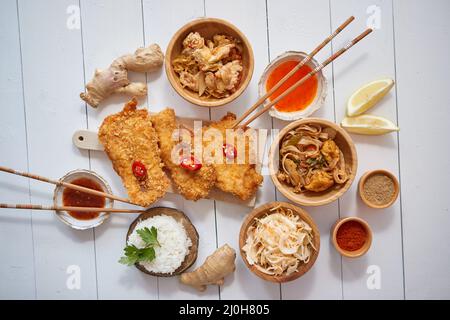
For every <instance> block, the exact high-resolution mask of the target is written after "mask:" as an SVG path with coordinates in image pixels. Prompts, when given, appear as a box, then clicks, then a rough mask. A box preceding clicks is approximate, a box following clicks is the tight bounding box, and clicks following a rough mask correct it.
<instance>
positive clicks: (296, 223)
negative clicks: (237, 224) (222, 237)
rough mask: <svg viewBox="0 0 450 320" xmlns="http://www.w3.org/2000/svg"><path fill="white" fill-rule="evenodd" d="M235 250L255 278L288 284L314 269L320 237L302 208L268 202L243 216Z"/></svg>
mask: <svg viewBox="0 0 450 320" xmlns="http://www.w3.org/2000/svg"><path fill="white" fill-rule="evenodd" d="M239 247H240V251H241V256H242V259H243V260H244V262H245V264H246V265H247V267H248V268H249V269H250V271H252V272H253V273H254V274H256V275H257V276H258V277H260V278H262V279H264V280H267V281H272V282H278V283H282V282H288V281H292V280H295V279H297V278H299V277H301V276H302V275H303V274H305V273H306V272H307V271H308V270H309V269H311V267H312V266H313V265H314V262H315V261H316V259H317V256H318V255H319V249H320V233H319V229H318V228H317V226H316V224H315V223H314V221H313V219H312V218H311V217H310V216H309V214H308V213H307V212H306V211H305V210H303V209H302V208H299V207H297V206H294V205H292V204H290V203H286V202H271V203H267V204H265V205H262V206H260V207H258V208H256V209H254V210H253V211H252V212H251V213H250V214H249V215H248V216H247V218H246V219H245V221H244V222H243V224H242V226H241V230H240V233H239Z"/></svg>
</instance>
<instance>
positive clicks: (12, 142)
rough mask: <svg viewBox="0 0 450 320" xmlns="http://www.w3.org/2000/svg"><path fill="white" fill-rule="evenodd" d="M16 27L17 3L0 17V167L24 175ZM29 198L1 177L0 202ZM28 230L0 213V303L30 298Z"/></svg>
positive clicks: (18, 216) (22, 215)
mask: <svg viewBox="0 0 450 320" xmlns="http://www.w3.org/2000/svg"><path fill="white" fill-rule="evenodd" d="M18 26H19V24H18V16H17V6H16V1H14V0H8V1H4V2H3V3H2V10H1V12H0V42H1V43H2V46H1V49H0V70H2V72H1V73H0V100H1V101H2V104H1V106H0V110H1V114H2V117H0V127H1V128H2V130H1V132H0V150H1V151H0V152H1V162H2V165H4V166H8V167H11V168H15V169H17V170H23V171H27V170H28V164H27V142H26V131H25V117H24V109H23V108H24V106H23V99H22V94H23V91H22V74H21V73H22V68H21V56H20V43H19V28H18ZM29 192H30V188H29V185H28V181H26V180H25V179H23V178H19V177H16V176H13V175H7V174H5V173H1V177H0V194H1V195H2V200H1V201H2V202H9V203H29V201H30V197H29ZM31 224H32V221H31V211H26V210H23V211H18V210H9V209H3V210H2V211H1V212H0V242H1V243H2V244H3V245H2V246H1V248H0V256H1V257H2V259H1V262H0V279H1V280H0V282H1V286H0V299H33V298H35V285H34V280H35V279H34V256H33V233H32V232H33V230H32V228H31ZM11 241H13V244H14V245H13V244H11ZM18 248H20V249H19V250H18Z"/></svg>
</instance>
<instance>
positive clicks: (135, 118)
mask: <svg viewBox="0 0 450 320" xmlns="http://www.w3.org/2000/svg"><path fill="white" fill-rule="evenodd" d="M136 105H137V100H136V99H133V100H131V101H129V102H128V103H127V104H126V105H125V107H124V109H123V111H121V112H119V113H116V114H113V115H110V116H108V117H107V118H106V119H105V120H104V121H103V124H102V125H101V127H100V130H99V133H98V137H99V140H100V142H101V143H102V144H103V146H104V148H105V152H106V154H107V155H108V157H109V159H110V160H111V161H112V164H113V167H114V170H115V171H116V172H117V174H118V175H119V176H120V177H121V178H122V182H123V184H124V186H125V188H126V189H127V191H128V196H129V197H130V200H131V201H132V202H133V203H136V204H138V205H141V206H143V207H147V206H149V205H151V204H152V203H154V202H155V201H156V200H158V199H160V198H161V197H163V196H164V195H165V193H166V191H167V188H168V187H169V179H168V178H167V176H166V175H165V173H164V171H163V169H162V167H163V164H162V163H161V158H160V150H159V147H158V137H157V135H156V132H155V129H154V128H153V127H152V123H151V120H150V116H149V114H148V112H147V110H145V109H141V110H137V109H136ZM135 161H140V162H141V163H142V164H144V165H145V168H146V169H147V176H146V177H145V178H144V179H138V178H136V177H135V175H134V174H133V170H132V165H133V163H134V162H135Z"/></svg>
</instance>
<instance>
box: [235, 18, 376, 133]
mask: <svg viewBox="0 0 450 320" xmlns="http://www.w3.org/2000/svg"><path fill="white" fill-rule="evenodd" d="M353 20H355V17H353V16H351V17H350V18H348V19H347V20H346V21H345V22H344V23H343V24H341V25H340V26H339V27H338V28H337V29H336V30H335V31H334V32H333V33H332V34H330V35H329V36H328V37H327V38H326V39H325V40H324V41H323V42H322V43H321V44H319V45H318V46H317V47H316V48H315V49H314V50H313V51H312V52H311V53H310V54H309V55H308V56H307V57H305V58H304V59H303V60H302V61H300V62H299V63H298V64H297V65H296V66H295V67H294V68H293V69H292V70H291V71H290V72H289V73H288V74H286V75H285V76H284V77H283V78H282V79H281V80H280V81H279V82H278V83H277V84H276V85H275V86H274V87H273V88H272V89H271V90H270V91H269V92H267V93H266V94H265V95H263V96H262V97H261V98H259V99H258V101H256V102H255V104H253V105H252V106H251V107H250V109H248V110H247V111H245V112H244V114H243V115H242V116H241V117H240V118H239V119H237V120H236V122H235V123H234V125H233V127H232V128H233V129H234V128H236V127H238V126H239V124H240V123H241V122H242V121H243V120H244V119H245V118H247V117H248V116H249V115H250V114H251V113H252V112H253V111H254V110H255V109H256V108H258V106H259V105H261V104H263V103H264V101H266V99H267V98H269V97H270V96H271V95H272V94H273V93H274V92H275V91H276V90H278V89H279V88H280V87H281V86H282V85H283V83H285V82H286V80H288V79H289V78H290V77H292V76H293V75H294V74H295V73H296V72H297V71H298V70H299V69H300V68H301V67H302V66H304V65H305V64H306V63H308V62H309V61H310V60H311V59H312V58H313V57H314V56H315V55H316V54H317V53H318V52H319V51H320V50H321V49H322V48H323V47H325V46H326V45H327V44H328V43H329V42H330V41H331V40H332V39H333V38H334V37H335V36H337V35H338V34H339V33H340V32H341V31H342V30H344V29H345V27H347V26H348V25H349V24H350V23H351V22H352V21H353ZM371 32H372V29H370V28H369V29H366V30H365V31H364V32H363V33H361V34H360V35H359V36H357V37H356V38H354V39H353V40H352V41H350V42H349V43H348V44H347V45H346V46H345V47H343V48H342V49H340V50H338V51H336V52H335V53H334V54H333V55H331V56H330V57H329V58H328V59H326V60H325V61H324V62H322V63H321V64H320V65H319V66H318V67H317V68H315V69H314V70H312V71H311V72H309V73H308V74H307V75H305V76H304V77H303V78H302V79H300V80H298V81H297V82H296V83H295V84H294V85H292V86H291V87H290V88H288V89H287V90H286V91H284V92H283V93H282V94H280V95H279V96H278V97H277V98H276V99H274V100H273V101H271V102H270V103H268V104H267V105H266V106H264V107H263V108H262V109H261V110H259V111H258V112H257V113H255V115H253V116H252V117H250V119H248V120H247V121H245V122H244V123H243V124H242V127H246V126H248V125H249V124H250V123H251V122H252V121H254V120H255V119H256V118H258V117H259V116H261V115H262V114H263V113H265V112H267V111H268V110H269V109H270V108H272V107H273V106H274V105H276V104H277V103H278V102H279V101H281V100H282V99H283V98H284V97H286V96H287V95H288V94H290V93H291V92H292V91H294V90H295V89H296V88H297V87H299V86H300V85H302V84H303V83H304V82H305V81H306V80H308V79H309V78H311V77H313V76H314V75H315V74H316V73H317V72H319V71H320V70H322V69H323V68H325V67H326V66H327V65H328V64H330V63H331V62H333V61H334V60H336V59H337V58H338V57H340V56H341V55H342V54H343V53H344V52H346V51H347V50H348V49H350V48H351V47H353V46H354V45H355V44H357V43H358V42H359V41H361V40H362V39H363V38H364V37H366V36H367V35H368V34H369V33H371Z"/></svg>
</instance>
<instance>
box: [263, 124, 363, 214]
mask: <svg viewBox="0 0 450 320" xmlns="http://www.w3.org/2000/svg"><path fill="white" fill-rule="evenodd" d="M357 165H358V160H357V155H356V148H355V145H354V144H353V141H352V139H351V137H350V136H349V135H348V133H347V132H345V130H344V129H342V128H341V127H339V126H338V125H336V124H335V123H333V122H330V121H327V120H324V119H318V118H308V119H302V120H297V121H294V122H292V123H290V124H289V125H287V126H286V127H284V128H283V129H282V130H281V131H280V133H279V134H278V136H277V137H275V139H274V141H273V143H272V145H271V147H270V151H269V172H270V175H271V178H272V181H273V183H274V184H275V187H276V188H277V189H278V191H280V192H281V193H282V194H283V195H284V196H285V197H286V198H288V199H289V200H291V201H293V202H295V203H298V204H301V205H304V206H321V205H325V204H328V203H330V202H333V201H335V200H337V199H338V198H339V197H341V196H342V195H343V194H344V193H345V192H346V191H347V190H348V189H349V188H350V186H351V184H352V183H353V180H354V179H355V175H356V170H357Z"/></svg>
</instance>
